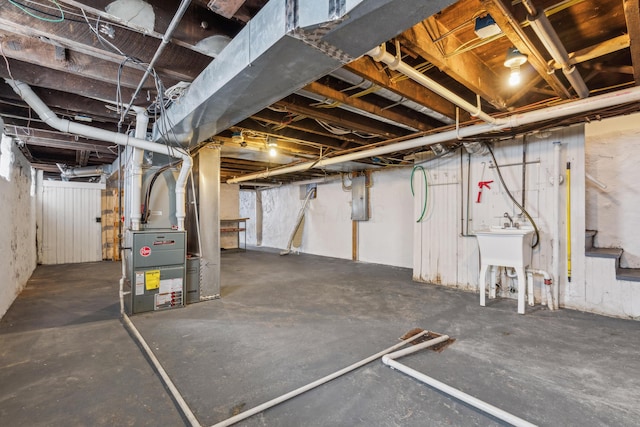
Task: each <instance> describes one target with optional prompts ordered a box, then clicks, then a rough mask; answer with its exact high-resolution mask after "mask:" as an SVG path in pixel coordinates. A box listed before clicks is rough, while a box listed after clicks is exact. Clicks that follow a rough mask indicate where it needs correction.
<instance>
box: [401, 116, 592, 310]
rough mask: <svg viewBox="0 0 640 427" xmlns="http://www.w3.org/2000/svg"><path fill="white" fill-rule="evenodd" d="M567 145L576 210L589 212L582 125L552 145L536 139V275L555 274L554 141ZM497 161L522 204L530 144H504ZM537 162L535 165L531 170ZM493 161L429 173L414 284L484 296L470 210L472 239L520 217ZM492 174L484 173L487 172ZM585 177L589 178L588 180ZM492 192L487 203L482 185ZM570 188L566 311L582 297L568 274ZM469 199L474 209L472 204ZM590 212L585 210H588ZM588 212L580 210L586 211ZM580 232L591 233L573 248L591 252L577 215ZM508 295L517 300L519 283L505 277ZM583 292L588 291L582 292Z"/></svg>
mask: <svg viewBox="0 0 640 427" xmlns="http://www.w3.org/2000/svg"><path fill="white" fill-rule="evenodd" d="M554 141H560V142H561V147H562V161H561V166H562V167H561V171H562V175H563V176H564V171H565V165H566V162H567V161H570V162H571V163H572V171H573V176H574V181H575V183H574V186H572V200H573V203H574V207H575V209H576V210H580V211H581V212H583V210H584V188H583V187H584V186H583V185H580V184H579V183H580V182H583V181H582V180H583V177H584V168H583V164H584V160H583V158H584V157H583V156H584V154H583V153H584V149H583V147H584V143H583V132H582V127H581V126H575V127H572V128H565V129H563V130H560V131H556V132H554V133H553V134H550V135H548V136H546V137H545V138H542V139H540V138H536V137H528V138H527V143H526V144H527V149H526V161H527V163H528V164H527V166H526V177H525V180H526V184H525V185H526V192H525V198H526V202H525V207H526V208H527V210H528V211H529V213H530V214H531V216H532V217H533V219H534V220H535V221H536V222H537V224H538V227H539V228H540V244H539V246H538V247H537V248H536V249H535V250H534V252H533V259H532V262H531V265H532V267H533V268H538V269H543V270H547V271H548V272H550V273H551V272H552V248H553V246H552V245H553V244H554V242H553V239H552V236H551V230H552V225H553V218H554V217H553V197H552V196H553V187H552V185H551V182H550V178H551V177H552V172H553V142H554ZM494 154H495V156H496V159H497V161H498V164H499V165H503V166H502V168H501V171H502V174H503V177H504V179H505V182H506V184H507V187H508V188H509V189H510V190H511V192H512V193H513V195H514V197H516V199H517V200H518V201H519V202H521V199H522V191H523V178H522V161H523V141H522V139H521V138H520V139H518V140H512V141H503V142H500V143H499V144H496V145H495V148H494ZM529 162H533V163H529ZM492 164H493V163H492V160H491V158H490V156H489V155H488V154H487V155H485V156H472V157H471V160H470V166H467V155H466V153H465V154H464V155H463V156H462V158H461V157H460V152H457V153H456V155H455V156H452V157H446V158H441V159H437V160H434V161H431V162H428V163H425V164H424V165H423V166H424V167H425V169H427V173H428V182H429V185H428V211H427V215H426V217H425V219H424V220H423V221H422V222H421V223H420V224H417V225H416V227H415V235H416V239H415V241H414V274H413V275H414V279H415V280H418V281H424V282H428V283H436V284H442V285H445V286H449V287H455V288H461V289H468V290H474V291H477V289H478V283H479V282H478V276H479V269H480V253H479V249H478V244H477V240H476V239H475V237H464V236H462V234H463V233H466V232H467V222H466V218H467V204H468V205H469V206H468V207H469V215H468V216H469V223H468V232H469V234H473V232H474V231H475V230H480V229H484V228H488V227H490V226H492V225H500V224H502V223H503V222H504V217H503V215H504V213H505V212H508V213H509V214H510V215H511V216H512V217H514V218H516V219H517V221H519V222H521V223H522V222H523V221H524V219H522V218H518V214H519V213H520V212H519V211H518V210H517V209H516V208H515V206H514V205H513V203H512V202H511V201H510V200H509V199H508V196H507V195H506V192H505V191H504V189H503V188H502V185H501V184H500V182H499V178H498V175H497V173H496V170H495V168H493V167H491V166H492ZM483 170H484V173H483ZM469 174H470V178H471V181H470V184H471V185H470V194H469V197H467V177H468V176H469ZM581 177H582V178H581ZM491 180H493V183H491V184H490V187H491V188H490V189H486V188H485V189H484V190H483V193H482V199H481V201H480V203H476V199H477V196H478V182H479V181H491ZM414 184H415V188H416V191H417V192H418V193H419V194H423V192H424V189H423V185H422V177H420V176H419V175H418V174H416V177H415V178H414ZM565 195H566V187H565V186H562V187H561V198H560V199H561V202H560V206H561V207H560V212H561V215H560V223H561V230H562V231H561V236H560V271H561V274H560V277H559V282H560V303H561V304H565V303H566V301H567V300H568V298H569V297H570V296H571V295H573V293H574V291H573V290H572V288H571V286H567V283H568V279H567V273H566V271H567V270H566V238H567V234H566V227H565V224H566V221H565V220H566V208H565V206H566V205H565V204H564V200H565ZM467 200H468V201H469V203H467ZM580 206H582V207H580ZM578 207H580V208H578ZM421 208H422V200H421V199H418V198H417V199H416V201H415V207H414V212H415V213H416V215H419V213H420V210H421ZM572 218H573V219H572V229H573V230H583V231H582V232H581V233H572V242H573V247H574V248H575V247H582V248H584V214H578V215H573V217H572ZM575 252H578V253H574V256H573V262H574V263H575V264H578V265H580V261H579V259H580V257H582V258H581V259H582V263H584V250H582V253H579V252H580V251H575ZM572 280H573V281H574V283H576V282H577V283H584V268H581V269H579V271H574V272H573V277H572ZM540 282H541V279H540V278H538V277H536V294H537V295H538V298H539V295H540V288H541V283H540ZM502 283H503V287H502V288H503V289H505V292H504V293H503V294H502V296H505V297H513V298H515V297H516V294H515V293H514V294H511V293H509V292H508V288H509V287H511V286H512V285H513V284H512V283H511V280H510V279H507V278H506V277H504V278H503V281H502ZM580 293H581V294H583V293H584V290H583V289H582V288H581V289H580Z"/></svg>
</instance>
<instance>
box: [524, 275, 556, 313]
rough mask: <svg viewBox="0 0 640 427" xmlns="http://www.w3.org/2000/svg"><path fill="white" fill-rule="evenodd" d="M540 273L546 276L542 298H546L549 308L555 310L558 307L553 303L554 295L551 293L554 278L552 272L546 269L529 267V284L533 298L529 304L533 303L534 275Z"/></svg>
mask: <svg viewBox="0 0 640 427" xmlns="http://www.w3.org/2000/svg"><path fill="white" fill-rule="evenodd" d="M534 274H536V275H539V276H542V277H543V278H544V284H543V286H542V298H543V300H544V299H546V301H547V307H549V310H554V309H555V308H556V307H555V306H554V303H553V296H552V295H551V286H552V285H553V278H552V277H551V274H549V273H547V272H546V271H545V270H540V269H535V268H527V281H528V283H527V285H528V288H529V294H530V295H531V296H530V298H531V300H530V301H529V305H533V275H534Z"/></svg>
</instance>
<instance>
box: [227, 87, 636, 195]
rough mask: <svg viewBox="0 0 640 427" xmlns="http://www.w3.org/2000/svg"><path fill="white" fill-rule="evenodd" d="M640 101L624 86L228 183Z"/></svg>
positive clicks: (242, 177) (232, 182) (378, 154)
mask: <svg viewBox="0 0 640 427" xmlns="http://www.w3.org/2000/svg"><path fill="white" fill-rule="evenodd" d="M639 100H640V86H636V87H632V88H628V89H622V90H619V91H617V92H611V93H607V94H604V95H599V96H594V97H591V98H587V99H580V100H576V101H572V102H568V103H565V104H560V105H556V106H553V107H547V108H542V109H540V110H535V111H530V112H527V113H521V114H514V115H512V116H509V117H505V118H498V119H495V120H494V122H493V123H480V124H477V125H473V126H467V127H463V128H460V129H458V130H456V129H453V130H449V131H445V132H440V133H435V134H432V135H428V136H422V137H420V138H415V139H409V140H407V141H402V142H397V143H394V144H389V145H384V146H381V147H375V148H371V149H368V150H363V151H357V152H354V153H349V154H344V155H342V156H336V157H329V158H325V159H320V160H314V161H309V162H304V163H298V164H295V165H292V166H285V167H282V168H279V169H272V170H268V171H262V172H256V173H252V174H247V175H243V176H241V177H238V178H232V179H229V180H227V183H229V184H237V183H240V182H244V181H252V180H255V179H262V178H269V177H272V176H277V175H282V174H286V173H293V172H301V171H306V170H309V169H311V168H314V167H317V168H321V167H323V166H329V165H334V164H338V163H344V162H348V161H352V160H360V159H364V158H367V157H374V156H383V155H385V154H389V153H393V152H395V151H402V150H409V149H413V148H418V147H422V146H428V145H431V144H436V143H441V142H446V141H453V140H456V139H458V138H468V137H472V136H476V135H481V134H485V133H488V132H492V131H498V130H501V129H505V128H517V127H518V126H523V125H528V124H532V123H538V122H540V121H543V120H549V119H555V118H560V117H567V116H571V115H573V114H580V113H585V112H587V111H592V110H597V109H600V108H608V107H612V106H615V105H620V104H626V103H629V102H637V101H639Z"/></svg>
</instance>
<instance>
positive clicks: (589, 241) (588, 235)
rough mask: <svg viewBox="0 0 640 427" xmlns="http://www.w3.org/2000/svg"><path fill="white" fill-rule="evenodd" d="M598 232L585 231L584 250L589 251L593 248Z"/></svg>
mask: <svg viewBox="0 0 640 427" xmlns="http://www.w3.org/2000/svg"><path fill="white" fill-rule="evenodd" d="M597 233H598V231H597V230H585V231H584V248H585V250H587V251H588V250H589V249H591V248H593V239H594V238H595V236H596V234H597Z"/></svg>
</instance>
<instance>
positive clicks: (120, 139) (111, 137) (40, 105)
mask: <svg viewBox="0 0 640 427" xmlns="http://www.w3.org/2000/svg"><path fill="white" fill-rule="evenodd" d="M5 81H6V82H7V84H9V86H11V88H12V89H13V90H14V91H15V92H16V93H17V94H18V95H20V97H22V99H24V100H25V102H26V103H27V104H29V106H30V107H31V108H33V110H34V111H35V112H36V114H38V116H40V118H41V119H42V120H43V121H44V122H45V123H46V124H48V125H49V126H51V127H52V128H54V129H58V130H59V131H61V132H66V133H71V134H77V135H82V136H86V137H88V138H94V139H97V140H100V141H106V142H111V143H115V144H118V145H123V146H131V147H134V148H140V149H142V150H147V151H152V152H154V153H160V154H166V155H168V156H170V157H174V158H177V159H181V160H182V167H181V168H180V174H179V175H178V179H177V181H176V190H175V193H176V218H177V220H178V230H182V231H184V219H185V217H186V207H185V194H186V192H185V187H186V185H187V178H188V177H189V172H190V171H191V166H192V165H193V162H192V160H191V156H190V155H189V153H187V152H186V151H184V150H181V149H176V148H174V147H168V146H166V145H162V144H158V143H155V142H151V141H146V140H144V139H139V138H132V137H130V136H128V135H125V134H122V133H117V132H112V131H108V130H104V129H98V128H94V127H91V126H87V125H84V124H80V123H75V122H72V121H69V120H66V119H61V118H59V117H58V116H56V114H55V113H54V112H53V111H51V109H50V108H49V107H47V105H46V104H45V103H44V102H42V100H41V99H40V98H38V95H36V94H35V93H34V92H33V90H31V88H30V87H29V85H27V84H25V83H23V82H20V81H18V80H11V79H5Z"/></svg>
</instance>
